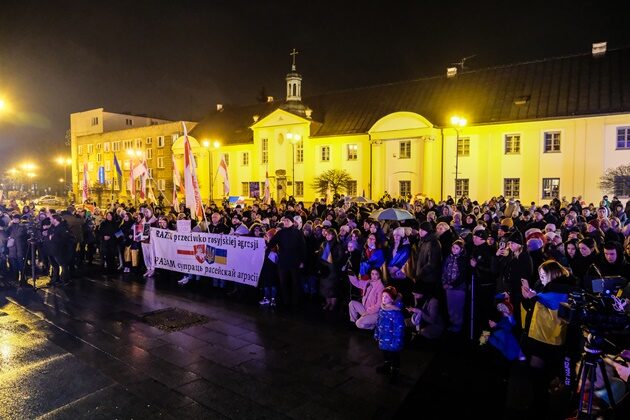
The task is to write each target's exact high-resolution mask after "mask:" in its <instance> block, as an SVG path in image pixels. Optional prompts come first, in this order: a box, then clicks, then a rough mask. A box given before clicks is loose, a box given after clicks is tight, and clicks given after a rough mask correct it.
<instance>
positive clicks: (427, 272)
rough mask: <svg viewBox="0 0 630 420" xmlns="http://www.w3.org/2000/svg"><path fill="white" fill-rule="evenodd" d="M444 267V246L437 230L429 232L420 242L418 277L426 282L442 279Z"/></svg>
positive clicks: (417, 263) (417, 264)
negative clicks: (438, 237)
mask: <svg viewBox="0 0 630 420" xmlns="http://www.w3.org/2000/svg"><path fill="white" fill-rule="evenodd" d="M441 268H442V247H441V245H440V241H438V239H437V235H436V233H435V232H428V233H427V234H426V236H425V237H424V238H420V242H419V243H418V256H417V258H416V277H417V280H419V281H421V282H424V283H436V282H438V281H440V278H441V277H440V274H441Z"/></svg>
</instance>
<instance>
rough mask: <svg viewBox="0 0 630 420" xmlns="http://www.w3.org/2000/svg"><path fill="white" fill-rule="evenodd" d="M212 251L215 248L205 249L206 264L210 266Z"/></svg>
mask: <svg viewBox="0 0 630 420" xmlns="http://www.w3.org/2000/svg"><path fill="white" fill-rule="evenodd" d="M214 250H215V248H213V247H211V246H208V247H206V262H207V263H208V264H212V263H213V262H214Z"/></svg>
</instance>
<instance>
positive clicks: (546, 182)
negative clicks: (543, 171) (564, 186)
mask: <svg viewBox="0 0 630 420" xmlns="http://www.w3.org/2000/svg"><path fill="white" fill-rule="evenodd" d="M557 197H560V178H543V180H542V198H543V199H547V200H549V199H552V198H557Z"/></svg>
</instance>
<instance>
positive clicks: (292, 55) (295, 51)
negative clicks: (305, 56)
mask: <svg viewBox="0 0 630 420" xmlns="http://www.w3.org/2000/svg"><path fill="white" fill-rule="evenodd" d="M298 54H299V52H298V51H297V50H296V49H295V48H293V51H291V53H289V55H290V56H291V57H292V58H293V64H291V71H295V56H296V55H298Z"/></svg>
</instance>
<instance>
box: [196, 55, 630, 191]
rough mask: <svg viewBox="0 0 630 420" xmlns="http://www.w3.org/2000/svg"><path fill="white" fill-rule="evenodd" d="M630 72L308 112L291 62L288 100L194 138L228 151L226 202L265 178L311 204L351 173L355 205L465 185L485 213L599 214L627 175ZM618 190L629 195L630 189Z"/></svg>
mask: <svg viewBox="0 0 630 420" xmlns="http://www.w3.org/2000/svg"><path fill="white" fill-rule="evenodd" d="M629 63H630V49H628V48H622V49H617V50H610V49H609V50H608V51H605V48H604V51H602V50H601V49H600V50H599V51H597V52H596V51H595V50H594V52H593V53H592V54H584V55H576V56H570V57H561V58H553V59H548V60H540V61H535V62H528V63H521V64H515V65H508V66H503V67H496V68H490V69H483V70H475V71H463V72H462V71H458V70H460V69H457V68H455V69H449V71H448V72H447V74H445V75H443V76H436V77H429V78H424V79H419V80H413V81H407V82H400V83H392V84H388V85H381V86H372V87H366V88H360V89H352V90H346V91H340V92H333V93H330V94H325V95H321V96H314V97H308V98H304V99H302V86H301V82H302V78H301V76H300V75H299V74H298V73H297V72H296V67H295V61H294V63H293V67H292V70H291V72H290V73H289V74H288V75H287V77H286V100H284V101H273V99H272V98H270V99H269V101H268V102H267V103H264V104H257V105H252V106H245V107H238V108H230V107H221V106H219V107H218V109H217V110H213V111H212V112H211V113H210V114H209V115H208V116H207V117H206V118H205V119H203V120H202V121H200V122H199V124H198V125H197V127H196V128H195V129H194V130H193V131H192V133H191V135H192V136H194V137H195V138H197V139H198V140H200V141H202V140H205V141H218V142H220V144H221V146H220V148H219V149H218V152H217V153H214V156H213V166H214V168H217V165H218V162H219V160H220V159H221V155H224V156H225V157H226V158H227V159H226V161H227V162H229V165H228V167H229V178H230V185H231V191H230V195H243V196H246V197H247V196H250V195H252V192H251V190H252V187H253V188H254V190H255V189H259V190H260V191H262V186H257V185H256V183H259V184H262V183H263V182H264V181H265V173H266V172H268V173H269V177H270V179H271V185H272V190H273V191H272V196H273V198H274V199H276V200H277V201H279V200H281V199H282V198H284V197H286V196H287V195H293V196H295V198H296V199H297V200H303V201H306V202H311V201H313V199H314V198H316V197H317V195H316V194H315V192H314V190H313V189H312V188H311V182H312V180H313V178H314V177H316V176H317V175H319V174H321V173H322V172H324V171H325V170H328V169H344V170H346V171H348V172H349V173H350V174H351V176H352V177H353V179H354V181H355V182H354V183H353V186H352V191H350V194H351V195H363V194H365V195H366V196H368V197H371V198H373V199H378V198H380V197H381V196H382V195H383V194H384V193H385V192H386V191H387V192H388V193H389V194H390V195H391V196H392V197H398V196H400V195H407V194H411V195H416V194H423V195H426V196H430V197H433V198H436V199H440V198H446V197H447V196H449V195H450V196H454V195H455V194H456V185H455V184H456V182H455V181H456V179H457V195H458V196H461V195H467V196H469V197H471V198H473V199H479V200H481V201H483V200H487V199H489V198H490V197H492V196H498V195H505V196H510V197H518V198H520V199H521V201H524V202H527V203H529V202H530V201H536V202H545V201H548V200H550V199H551V198H552V197H553V196H555V195H558V196H559V197H562V196H566V197H567V198H568V199H570V198H571V197H572V196H578V195H581V196H583V198H584V199H585V200H587V201H599V200H600V199H601V196H602V194H603V192H602V191H600V189H599V187H598V181H599V177H600V176H601V175H602V174H603V173H604V171H605V170H606V169H608V168H612V167H616V166H619V165H622V164H627V163H628V162H630V94H628V93H627V92H629V91H630V68H628V65H629ZM453 115H458V116H461V117H463V118H465V120H466V121H467V124H466V125H465V126H463V127H462V126H454V125H453V124H452V123H451V117H452V116H453ZM456 166H457V174H456V173H455V168H456ZM219 181H220V180H219ZM293 181H295V183H293ZM624 182H625V184H624ZM219 184H220V182H219ZM624 185H625V187H624ZM620 186H621V187H620V191H619V194H620V195H627V194H628V190H630V180H621V183H620ZM214 193H215V194H214V197H215V198H219V197H220V195H221V189H220V188H215V189H214ZM261 194H262V193H261Z"/></svg>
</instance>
